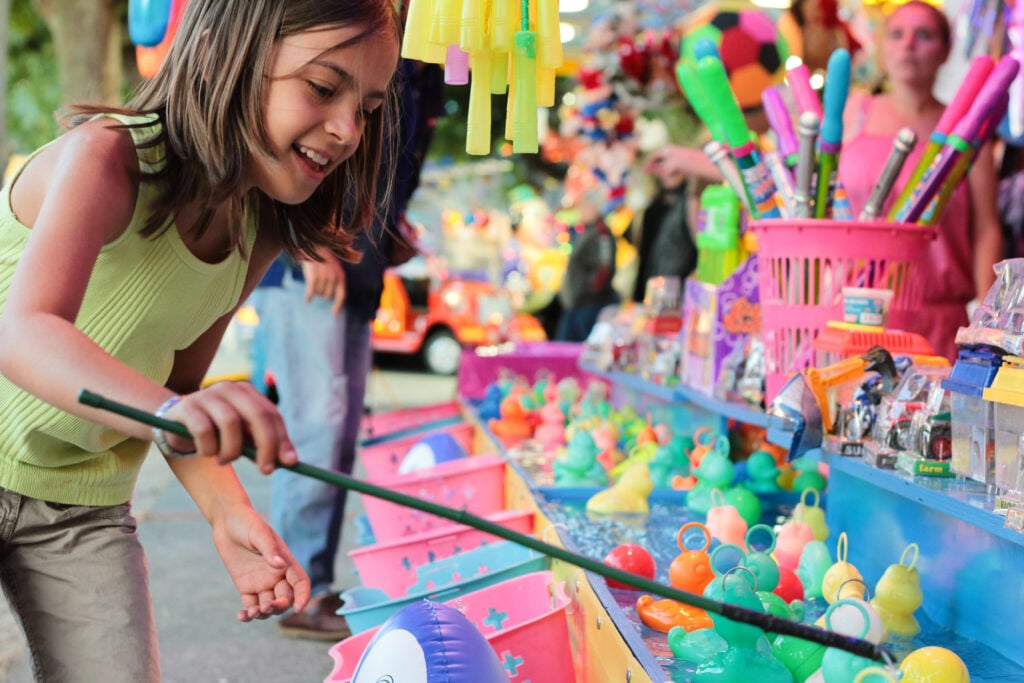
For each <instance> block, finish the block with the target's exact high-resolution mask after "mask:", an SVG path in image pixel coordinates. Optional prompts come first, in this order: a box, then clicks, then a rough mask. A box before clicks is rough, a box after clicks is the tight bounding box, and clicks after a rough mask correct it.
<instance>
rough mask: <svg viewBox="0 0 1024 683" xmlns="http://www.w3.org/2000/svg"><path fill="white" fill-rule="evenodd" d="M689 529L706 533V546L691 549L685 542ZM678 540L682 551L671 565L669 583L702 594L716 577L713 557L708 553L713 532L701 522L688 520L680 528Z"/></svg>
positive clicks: (682, 589)
mask: <svg viewBox="0 0 1024 683" xmlns="http://www.w3.org/2000/svg"><path fill="white" fill-rule="evenodd" d="M689 529H700V530H701V531H702V532H703V533H704V547H703V548H701V549H700V550H691V549H689V548H687V547H686V546H685V545H684V544H683V535H684V534H685V533H686V532H687V531H688V530H689ZM676 540H677V542H678V543H679V549H680V550H681V551H682V552H681V553H680V554H679V555H678V556H676V559H674V560H672V564H671V565H669V568H668V580H669V583H671V584H672V585H673V586H675V587H676V588H678V589H679V590H681V591H686V592H688V593H696V594H698V595H702V594H703V593H704V589H705V588H706V587H707V585H708V584H709V583H711V581H712V579H714V578H715V573H714V572H713V571H711V557H710V556H709V555H708V548H710V547H711V532H710V531H708V528H707V527H706V526H704V525H703V524H701V523H700V522H688V523H686V524H684V525H683V526H682V527H681V528H680V529H679V535H678V536H676Z"/></svg>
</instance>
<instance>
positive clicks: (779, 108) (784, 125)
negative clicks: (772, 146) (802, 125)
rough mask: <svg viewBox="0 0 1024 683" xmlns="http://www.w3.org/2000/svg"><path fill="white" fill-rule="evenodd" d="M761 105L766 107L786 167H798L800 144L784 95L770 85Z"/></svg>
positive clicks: (762, 95)
mask: <svg viewBox="0 0 1024 683" xmlns="http://www.w3.org/2000/svg"><path fill="white" fill-rule="evenodd" d="M761 104H763V105H764V113H765V116H766V117H767V118H768V125H769V126H771V128H772V131H773V132H774V133H775V138H776V139H777V140H778V143H779V154H780V155H781V156H782V159H783V160H784V161H785V163H786V165H787V166H789V167H790V168H792V167H793V166H795V165H796V160H797V149H798V144H797V141H796V133H794V132H793V122H792V121H791V120H790V118H789V109H787V108H786V102H785V101H784V100H783V99H782V93H781V92H779V89H778V88H776V87H775V86H774V85H770V86H768V87H767V88H765V89H764V92H763V93H761Z"/></svg>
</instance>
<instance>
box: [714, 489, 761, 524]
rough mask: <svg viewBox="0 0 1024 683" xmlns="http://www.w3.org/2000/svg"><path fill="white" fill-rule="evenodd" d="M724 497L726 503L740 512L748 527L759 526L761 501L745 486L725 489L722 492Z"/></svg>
mask: <svg viewBox="0 0 1024 683" xmlns="http://www.w3.org/2000/svg"><path fill="white" fill-rule="evenodd" d="M722 495H723V496H725V502H726V503H728V504H729V505H732V506H733V507H734V508H736V509H737V510H738V511H739V513H740V517H742V518H743V519H744V520H746V522H747V526H752V525H754V524H757V522H758V521H759V520H760V519H761V511H762V508H761V499H760V498H758V497H757V494H756V493H754V492H753V491H751V490H749V489H748V488H747V487H746V486H744V485H743V484H740V485H739V486H733V487H732V488H730V489H725V490H724V491H722Z"/></svg>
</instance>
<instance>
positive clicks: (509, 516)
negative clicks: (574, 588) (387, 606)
mask: <svg viewBox="0 0 1024 683" xmlns="http://www.w3.org/2000/svg"><path fill="white" fill-rule="evenodd" d="M533 518H534V513H533V512H532V511H517V510H502V511H500V512H495V513H494V514H490V515H487V516H486V519H487V520H488V521H490V522H494V523H495V524H500V525H501V526H503V527H505V528H506V529H511V530H512V531H518V532H519V533H521V534H527V535H529V534H532V533H533ZM497 540H498V538H497V537H496V536H492V535H490V534H488V533H486V532H483V531H480V530H479V529H474V528H473V527H469V526H465V525H463V524H454V523H448V524H445V525H444V526H439V527H438V528H436V529H434V530H433V531H427V532H425V533H422V534H415V535H413V536H407V537H404V538H400V539H396V540H393V541H386V542H384V543H376V544H374V545H369V546H365V547H362V548H356V549H355V550H350V551H349V553H348V556H349V557H351V558H352V562H353V564H355V568H356V573H357V574H358V575H359V582H360V583H361V584H362V585H363V586H366V587H367V588H379V589H380V590H382V591H384V592H385V593H387V595H388V597H390V598H400V597H402V596H403V595H406V594H407V593H408V592H409V587H410V586H412V585H414V584H415V583H416V568H417V567H419V566H422V565H424V564H427V563H428V562H433V561H434V560H443V559H445V558H447V557H451V556H453V555H455V554H456V553H460V552H465V551H467V550H473V549H474V548H478V547H480V546H481V545H483V544H484V543H493V542H495V541H497Z"/></svg>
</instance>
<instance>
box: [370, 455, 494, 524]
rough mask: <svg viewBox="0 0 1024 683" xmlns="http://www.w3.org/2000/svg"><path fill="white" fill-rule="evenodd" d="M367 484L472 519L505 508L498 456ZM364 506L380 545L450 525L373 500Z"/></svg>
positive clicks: (473, 458) (445, 464)
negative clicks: (427, 502) (417, 499)
mask: <svg viewBox="0 0 1024 683" xmlns="http://www.w3.org/2000/svg"><path fill="white" fill-rule="evenodd" d="M369 481H370V482H371V483H373V484H376V485H377V486H382V487H384V488H387V489H390V490H392V491H398V492H400V493H404V494H406V495H410V496H415V497H417V498H422V499H424V500H429V501H432V502H434V503H440V504H442V505H447V506H448V507H452V508H456V509H459V510H466V511H468V512H471V513H473V514H474V515H488V514H491V513H493V512H498V511H499V510H503V509H504V508H505V460H504V459H503V458H502V457H501V456H498V455H474V456H471V457H468V458H460V459H458V460H449V461H448V462H443V463H441V464H439V465H435V466H434V467H431V468H429V469H425V470H419V471H416V472H410V473H408V474H396V475H394V476H392V477H382V478H380V479H375V478H372V477H371V478H369ZM363 507H364V509H365V510H366V516H367V517H368V518H369V520H370V528H371V529H372V530H373V535H374V538H375V539H376V540H377V542H378V543H380V542H382V541H389V540H391V539H395V538H400V537H402V536H409V535H411V534H419V533H423V532H424V531H430V530H432V529H436V528H438V527H440V526H444V525H446V524H451V521H450V520H447V519H445V518H443V517H438V516H437V515H431V514H428V513H426V512H421V511H419V510H414V509H412V508H407V507H403V506H401V505H397V504H395V503H389V502H387V501H384V500H381V499H380V498H374V497H373V496H363Z"/></svg>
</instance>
